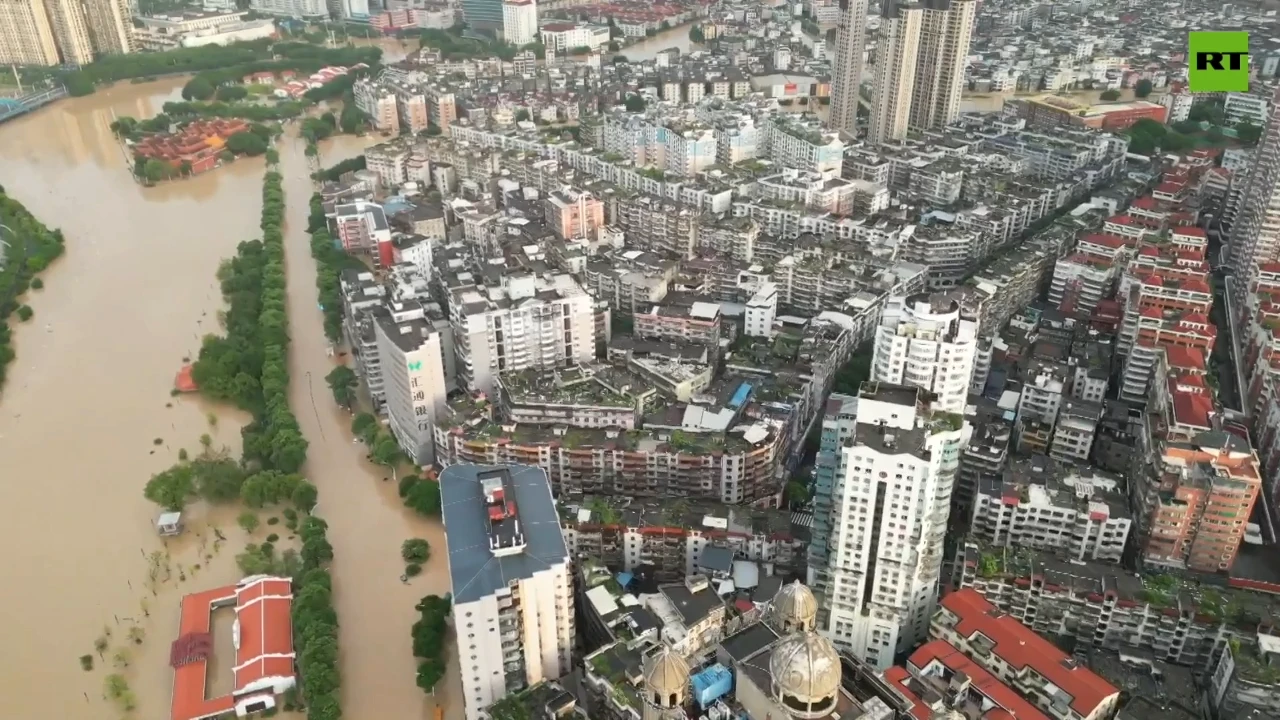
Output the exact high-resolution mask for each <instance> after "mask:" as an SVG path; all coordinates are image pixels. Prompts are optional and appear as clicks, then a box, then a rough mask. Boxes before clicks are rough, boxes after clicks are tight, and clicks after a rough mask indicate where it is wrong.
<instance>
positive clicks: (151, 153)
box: [133, 118, 249, 174]
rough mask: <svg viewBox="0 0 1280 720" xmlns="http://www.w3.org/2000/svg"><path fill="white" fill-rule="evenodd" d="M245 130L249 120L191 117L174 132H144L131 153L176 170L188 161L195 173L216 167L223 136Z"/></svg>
mask: <svg viewBox="0 0 1280 720" xmlns="http://www.w3.org/2000/svg"><path fill="white" fill-rule="evenodd" d="M248 129H249V125H248V123H246V122H245V121H243V120H238V119H223V118H215V119H212V120H192V121H191V122H189V123H187V124H186V125H184V126H182V128H181V129H179V130H178V131H177V132H174V133H160V134H156V135H147V136H146V137H144V138H142V139H141V140H139V141H138V142H136V143H134V145H133V152H134V154H135V155H140V156H142V157H145V158H149V159H156V160H163V161H164V162H166V163H168V164H169V165H170V166H171V167H173V168H175V169H177V168H180V167H182V164H183V163H187V164H189V165H190V167H191V172H192V173H196V174H198V173H202V172H205V171H206V170H212V169H213V168H215V167H217V166H218V162H219V160H218V155H219V154H220V153H221V152H222V150H223V147H224V146H225V145H226V139H227V138H229V137H231V136H232V135H235V134H236V133H238V132H244V131H247V130H248Z"/></svg>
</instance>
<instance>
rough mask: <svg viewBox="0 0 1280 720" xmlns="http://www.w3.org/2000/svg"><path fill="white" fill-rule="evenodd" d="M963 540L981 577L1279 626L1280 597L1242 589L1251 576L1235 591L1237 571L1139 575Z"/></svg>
mask: <svg viewBox="0 0 1280 720" xmlns="http://www.w3.org/2000/svg"><path fill="white" fill-rule="evenodd" d="M960 542H961V544H962V545H963V544H965V543H967V544H969V545H971V546H973V548H974V550H975V552H974V553H973V555H976V557H973V556H969V555H968V554H967V556H966V559H965V562H966V563H969V564H972V565H973V569H974V571H975V572H976V575H977V577H978V578H980V579H984V580H992V579H1001V580H1004V581H1007V582H1013V583H1016V584H1024V585H1029V583H1030V580H1031V579H1033V578H1041V579H1043V580H1044V583H1045V588H1046V590H1045V591H1046V592H1050V591H1052V592H1055V593H1056V592H1066V593H1070V594H1072V595H1075V596H1077V597H1082V598H1092V599H1095V600H1098V601H1101V600H1102V599H1103V598H1104V597H1105V596H1107V595H1109V594H1114V595H1115V597H1116V599H1117V603H1118V605H1119V606H1120V607H1125V608H1132V607H1138V606H1142V605H1147V606H1149V607H1151V608H1152V609H1154V610H1157V611H1162V612H1168V613H1177V612H1182V611H1185V612H1192V613H1194V614H1195V617H1196V618H1197V620H1198V621H1200V622H1203V623H1209V624H1215V623H1225V624H1227V625H1229V626H1231V627H1233V628H1239V629H1243V630H1245V631H1250V632H1252V631H1256V629H1257V627H1258V625H1259V624H1260V623H1262V624H1266V625H1271V626H1276V627H1280V597H1277V596H1274V595H1269V594H1267V593H1266V592H1262V593H1259V592H1251V591H1249V590H1247V589H1241V588H1245V587H1250V585H1248V583H1249V582H1250V578H1249V576H1248V575H1245V574H1241V575H1239V577H1240V578H1242V579H1244V580H1245V583H1244V584H1242V585H1241V588H1237V587H1233V586H1232V585H1234V584H1237V581H1236V579H1235V578H1236V577H1237V576H1236V575H1235V571H1234V570H1233V578H1232V580H1230V581H1228V580H1226V579H1225V578H1221V577H1216V576H1215V577H1200V576H1193V575H1192V574H1188V575H1185V576H1177V575H1172V574H1147V575H1142V576H1140V575H1137V574H1134V573H1131V572H1129V571H1127V570H1124V569H1123V568H1120V567H1118V566H1116V565H1114V564H1110V563H1101V562H1093V561H1076V560H1068V559H1063V558H1060V557H1057V556H1055V555H1053V554H1051V553H1048V552H1042V551H1038V550H1035V549H1032V548H1029V547H999V546H994V545H989V544H987V543H984V542H982V541H979V540H977V539H976V538H973V537H972V536H970V537H968V538H965V539H963V540H961V541H960ZM1242 547H1245V549H1246V550H1247V549H1248V548H1247V546H1242ZM1276 580H1280V578H1276V579H1266V578H1263V579H1259V580H1255V581H1254V582H1259V583H1261V585H1260V587H1261V588H1263V589H1265V590H1269V591H1271V592H1274V590H1271V588H1273V587H1276V586H1277V585H1280V582H1276ZM1228 582H1230V583H1231V585H1229V584H1228Z"/></svg>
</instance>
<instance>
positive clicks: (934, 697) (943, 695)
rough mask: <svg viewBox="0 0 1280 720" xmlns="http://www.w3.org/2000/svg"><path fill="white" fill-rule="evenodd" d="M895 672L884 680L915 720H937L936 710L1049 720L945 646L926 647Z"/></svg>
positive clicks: (968, 718)
mask: <svg viewBox="0 0 1280 720" xmlns="http://www.w3.org/2000/svg"><path fill="white" fill-rule="evenodd" d="M908 663H910V666H909V667H906V668H904V667H902V666H897V665H895V666H893V667H890V668H889V669H887V670H885V672H884V679H885V680H886V681H888V682H889V683H890V684H891V685H893V686H894V687H896V688H897V689H898V690H899V691H900V692H901V693H902V694H903V695H905V696H906V697H907V698H908V700H910V701H911V709H910V714H911V717H912V718H915V720H933V718H935V717H937V715H935V714H934V713H935V708H937V707H938V706H940V705H941V706H942V707H945V708H948V709H950V710H953V711H956V712H958V713H959V714H960V716H961V717H963V718H965V720H1014V719H1016V720H1049V718H1048V716H1047V715H1045V714H1044V713H1043V712H1041V711H1040V710H1038V709H1036V707H1035V706H1034V705H1032V704H1031V703H1029V702H1027V700H1025V699H1024V698H1023V697H1022V696H1021V695H1019V694H1018V693H1016V692H1014V691H1013V689H1011V688H1010V687H1009V686H1008V685H1005V684H1004V683H1003V682H1001V681H1000V679H999V678H997V677H996V676H994V675H992V674H991V673H990V672H988V671H987V670H986V669H985V668H983V667H982V666H981V665H979V664H978V663H976V662H974V661H973V659H972V658H970V657H968V656H966V655H965V654H964V653H962V652H960V651H959V650H957V649H956V648H955V647H953V646H952V645H951V644H950V643H948V642H946V641H945V640H933V641H931V642H928V643H925V644H924V645H923V646H921V647H920V648H919V649H917V650H916V651H915V652H913V653H912V654H911V656H910V658H909V659H908Z"/></svg>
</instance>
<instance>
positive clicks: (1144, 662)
mask: <svg viewBox="0 0 1280 720" xmlns="http://www.w3.org/2000/svg"><path fill="white" fill-rule="evenodd" d="M1085 664H1087V665H1088V666H1089V668H1090V669H1092V670H1093V671H1094V672H1096V673H1097V674H1098V675H1100V676H1102V678H1103V679H1105V680H1106V681H1107V682H1109V683H1111V684H1112V685H1114V686H1116V687H1117V688H1119V689H1120V691H1121V692H1123V693H1126V694H1127V695H1128V696H1129V697H1130V698H1143V699H1145V700H1147V701H1148V702H1147V703H1146V704H1143V703H1139V704H1137V705H1135V704H1134V703H1132V702H1130V703H1129V704H1128V705H1126V706H1125V708H1126V709H1130V708H1131V709H1130V714H1131V715H1133V716H1134V718H1133V720H1158V718H1160V717H1167V718H1169V719H1170V720H1199V718H1200V715H1199V713H1196V714H1195V715H1194V716H1188V715H1186V714H1185V713H1187V712H1190V710H1189V708H1196V707H1198V706H1199V704H1200V691H1199V690H1198V689H1197V687H1196V682H1195V673H1194V672H1193V671H1192V670H1191V669H1190V668H1187V667H1184V666H1181V665H1173V664H1171V663H1166V662H1163V661H1161V660H1156V659H1155V658H1154V657H1153V656H1152V653H1150V652H1144V651H1139V650H1134V649H1128V648H1127V649H1125V651H1124V652H1116V651H1112V650H1102V649H1095V650H1092V651H1090V652H1089V653H1088V655H1087V656H1086V657H1085ZM1153 708H1166V712H1167V713H1169V714H1168V715H1163V716H1156V715H1143V714H1142V713H1144V712H1148V711H1149V710H1151V709H1153ZM1120 717H1124V712H1123V711H1122V712H1121V715H1120Z"/></svg>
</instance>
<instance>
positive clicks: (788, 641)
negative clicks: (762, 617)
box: [769, 596, 841, 718]
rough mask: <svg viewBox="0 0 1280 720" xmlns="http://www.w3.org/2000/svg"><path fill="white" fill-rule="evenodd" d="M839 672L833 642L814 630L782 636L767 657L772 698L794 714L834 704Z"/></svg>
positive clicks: (821, 711)
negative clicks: (771, 681) (771, 678)
mask: <svg viewBox="0 0 1280 720" xmlns="http://www.w3.org/2000/svg"><path fill="white" fill-rule="evenodd" d="M811 597H812V596H811ZM840 672H841V670H840V655H839V653H837V652H836V648H835V646H834V645H832V644H831V641H830V640H828V639H826V638H824V637H822V636H821V635H819V634H817V633H815V632H798V633H795V634H794V635H789V636H787V637H785V638H783V639H782V640H781V641H779V642H778V644H777V645H775V646H774V648H773V655H772V656H771V657H770V658H769V674H770V675H772V676H773V695H774V698H775V699H777V700H778V701H779V702H780V703H782V706H783V707H784V708H786V709H787V712H788V713H790V714H791V716H792V717H795V718H817V717H821V716H822V715H826V714H829V713H830V712H831V711H832V710H833V709H834V708H835V704H836V695H837V694H838V693H839V692H840Z"/></svg>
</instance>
